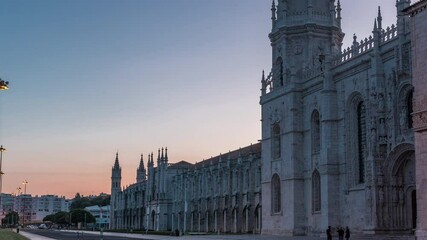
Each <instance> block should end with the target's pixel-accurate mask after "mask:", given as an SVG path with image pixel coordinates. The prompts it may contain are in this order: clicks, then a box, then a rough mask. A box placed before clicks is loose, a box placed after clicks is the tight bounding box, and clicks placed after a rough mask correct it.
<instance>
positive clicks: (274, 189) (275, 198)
mask: <svg viewBox="0 0 427 240" xmlns="http://www.w3.org/2000/svg"><path fill="white" fill-rule="evenodd" d="M280 190H281V189H280V178H279V175H277V174H274V175H273V178H272V179H271V194H272V196H271V201H272V210H273V213H279V212H280V211H281V210H282V207H281V191H280Z"/></svg>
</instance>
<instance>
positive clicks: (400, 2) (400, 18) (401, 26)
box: [396, 0, 411, 34]
mask: <svg viewBox="0 0 427 240" xmlns="http://www.w3.org/2000/svg"><path fill="white" fill-rule="evenodd" d="M410 5H411V1H410V0H396V10H397V34H404V33H406V32H408V31H409V29H407V28H408V26H407V22H408V18H409V17H408V16H405V14H404V13H403V12H402V11H403V10H404V9H405V8H407V7H409V6H410Z"/></svg>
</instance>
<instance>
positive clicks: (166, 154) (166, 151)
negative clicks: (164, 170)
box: [164, 147, 169, 166]
mask: <svg viewBox="0 0 427 240" xmlns="http://www.w3.org/2000/svg"><path fill="white" fill-rule="evenodd" d="M164 161H165V164H166V166H167V165H168V161H169V158H168V147H166V148H165V159H164Z"/></svg>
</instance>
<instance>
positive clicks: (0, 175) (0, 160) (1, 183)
mask: <svg viewBox="0 0 427 240" xmlns="http://www.w3.org/2000/svg"><path fill="white" fill-rule="evenodd" d="M4 151H6V148H4V147H3V145H1V146H0V194H1V192H2V185H3V182H2V176H3V174H4V173H3V171H2V170H1V165H2V162H3V152H4Z"/></svg>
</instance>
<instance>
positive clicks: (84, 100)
mask: <svg viewBox="0 0 427 240" xmlns="http://www.w3.org/2000/svg"><path fill="white" fill-rule="evenodd" d="M341 3H342V8H343V13H342V14H343V20H342V21H343V31H344V32H345V33H346V39H345V44H344V45H345V46H348V45H349V44H350V42H351V41H352V38H351V37H352V35H353V33H357V35H358V36H359V38H360V37H363V38H364V37H367V36H368V35H369V34H370V32H371V31H372V27H373V20H374V17H376V13H377V6H378V5H381V6H382V7H383V18H384V24H383V25H384V26H389V25H391V23H394V21H395V15H396V13H395V7H394V1H390V0H359V1H353V0H342V1H341ZM270 7H271V1H270V0H209V1H208V0H124V1H118V0H114V1H113V0H102V1H101V0H73V1H58V0H40V1H30V0H3V1H1V2H0V29H1V33H2V38H1V41H0V43H1V44H0V54H1V55H0V56H1V57H0V77H1V78H3V79H5V80H8V81H10V82H11V83H10V87H11V89H10V90H8V91H3V92H1V93H0V144H3V145H4V146H5V147H6V148H7V152H5V153H4V158H3V169H2V170H3V172H5V173H6V174H5V175H4V177H3V192H6V193H11V192H13V191H15V189H16V187H18V186H20V183H21V182H22V181H23V180H24V179H27V180H28V181H29V182H30V183H29V184H28V188H27V189H28V192H29V193H33V194H48V193H49V194H59V195H67V196H73V195H74V194H75V193H76V192H81V193H83V194H97V193H99V192H101V191H104V192H109V190H110V173H111V166H112V164H113V161H114V156H115V152H116V151H117V150H118V151H119V156H120V162H121V164H122V168H123V175H124V176H123V183H124V184H129V183H132V182H133V181H134V178H135V171H136V167H137V165H138V161H139V155H140V154H141V153H143V154H144V155H146V154H147V153H149V152H151V151H156V150H157V149H158V148H159V147H162V146H164V147H166V146H167V147H168V148H169V157H170V160H171V161H172V162H176V161H180V160H186V161H189V162H195V161H200V160H202V159H203V158H209V157H210V156H214V155H217V154H219V153H221V152H226V151H228V150H233V149H236V148H239V147H243V146H246V145H249V144H250V143H256V142H257V140H258V139H259V138H260V123H259V119H260V107H259V104H258V101H259V93H260V91H259V89H260V77H261V71H262V70H263V69H270V68H271V67H270V65H271V63H270V62H271V60H270V59H271V56H270V55H271V49H270V47H269V40H268V33H269V31H270V27H271V22H270V14H271V13H270ZM53 179H54V180H55V181H52V180H53Z"/></svg>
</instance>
